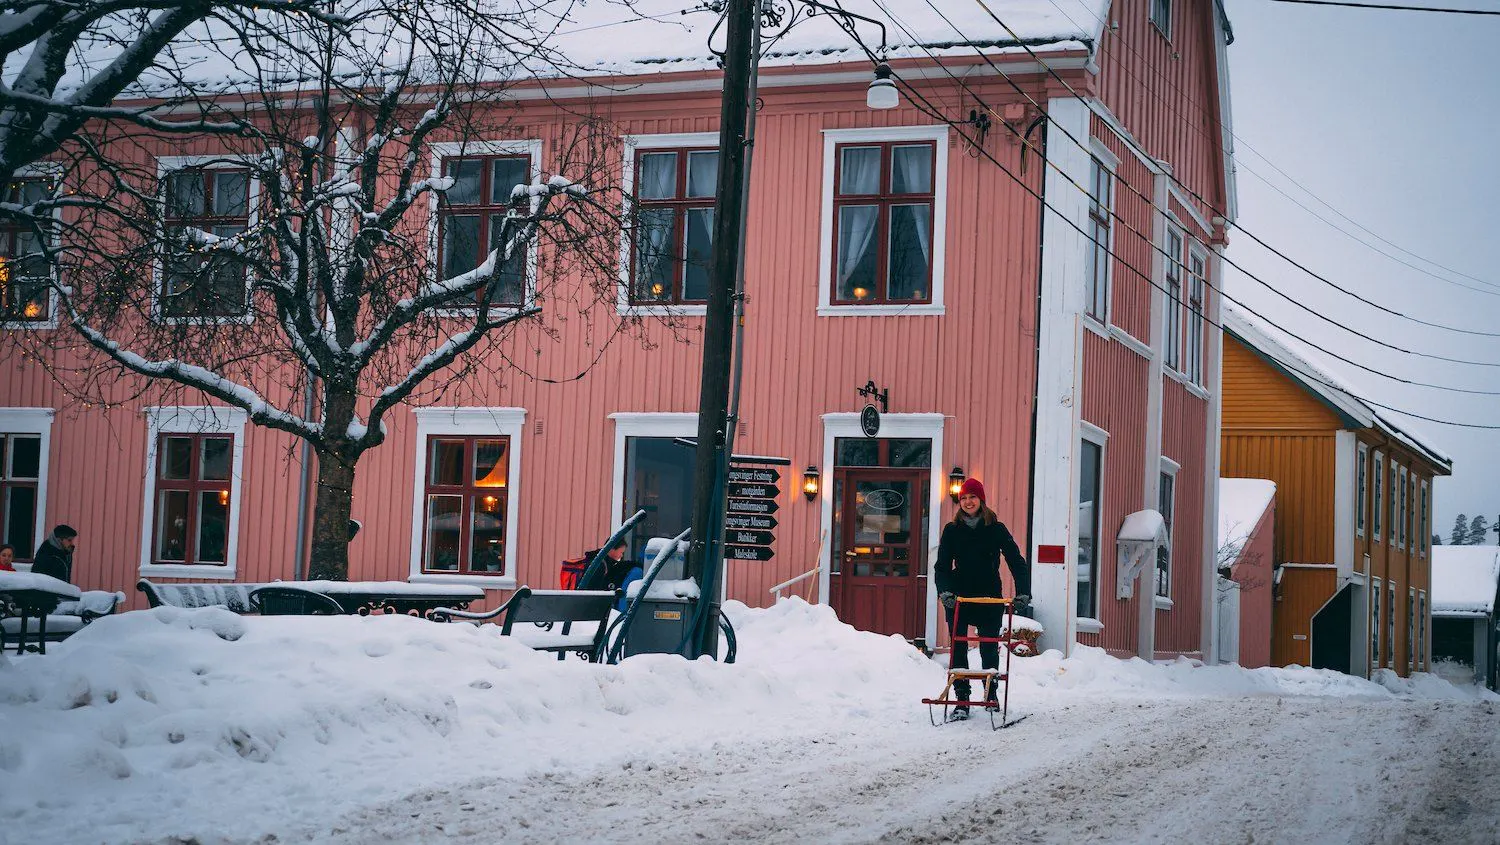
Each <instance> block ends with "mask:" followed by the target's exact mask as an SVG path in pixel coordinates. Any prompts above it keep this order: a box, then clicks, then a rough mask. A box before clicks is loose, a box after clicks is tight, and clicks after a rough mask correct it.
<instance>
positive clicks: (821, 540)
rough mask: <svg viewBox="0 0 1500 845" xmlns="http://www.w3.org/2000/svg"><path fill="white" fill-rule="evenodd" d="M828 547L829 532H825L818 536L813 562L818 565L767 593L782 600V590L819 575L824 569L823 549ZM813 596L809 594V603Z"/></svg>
mask: <svg viewBox="0 0 1500 845" xmlns="http://www.w3.org/2000/svg"><path fill="white" fill-rule="evenodd" d="M826 545H828V532H827V531H826V530H825V531H824V532H823V533H822V534H820V535H818V553H817V555H816V556H814V558H813V560H816V561H817V563H816V564H815V565H814V566H813V568H812V569H809V570H807V571H806V572H804V573H802V574H801V575H797V576H795V577H792V578H788V579H787V580H785V581H782V582H781V583H780V584H777V585H776V586H774V587H772V588H771V589H769V590H766V592H768V593H774V594H775V595H776V598H778V599H779V598H781V591H782V590H785V589H786V588H788V587H790V586H792V585H793V584H798V583H801V582H803V581H806V580H807V579H808V578H811V577H812V576H814V575H817V574H818V573H819V572H820V571H822V569H823V547H824V546H826ZM814 589H816V587H814ZM813 595H815V594H814V593H809V594H808V596H809V598H808V601H809V602H811V601H812V598H811V596H813Z"/></svg>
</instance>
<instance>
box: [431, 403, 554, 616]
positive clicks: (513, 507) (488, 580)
mask: <svg viewBox="0 0 1500 845" xmlns="http://www.w3.org/2000/svg"><path fill="white" fill-rule="evenodd" d="M412 416H413V417H415V418H416V420H417V435H416V443H415V446H416V456H415V457H416V461H415V463H414V464H413V467H412V501H411V513H412V524H411V556H410V561H409V565H408V568H409V572H408V575H407V580H408V581H419V580H426V579H431V578H437V579H443V580H440V581H434V582H433V583H456V584H467V583H470V581H469V580H467V579H475V578H478V579H483V582H484V584H488V585H493V588H494V589H507V588H506V587H505V584H506V583H507V582H508V583H509V584H511V585H514V584H515V577H516V559H517V557H518V552H517V546H519V545H520V543H519V540H520V537H521V534H520V532H519V530H518V528H519V526H520V524H521V522H520V514H521V496H520V491H521V489H522V487H523V485H524V483H525V479H524V476H522V474H521V455H522V452H523V449H522V447H523V446H524V442H523V441H524V439H525V438H524V437H523V436H522V435H523V433H524V432H525V426H526V409H525V408H499V407H497V408H477V407H448V406H443V407H429V408H416V409H414V410H413V411H412ZM444 434H451V435H463V436H485V435H494V436H504V437H509V438H510V466H509V468H508V469H507V471H506V485H507V488H506V497H505V569H504V570H503V571H502V572H501V573H500V574H498V575H471V574H462V573H454V574H451V575H450V574H447V573H440V572H439V573H433V572H428V573H424V572H422V543H423V541H424V539H425V538H424V537H423V536H422V526H423V523H424V522H425V520H424V519H423V510H424V508H425V506H426V496H425V492H426V484H425V482H426V479H427V438H428V437H431V436H433V435H444ZM447 579H461V580H456V581H448V580H447Z"/></svg>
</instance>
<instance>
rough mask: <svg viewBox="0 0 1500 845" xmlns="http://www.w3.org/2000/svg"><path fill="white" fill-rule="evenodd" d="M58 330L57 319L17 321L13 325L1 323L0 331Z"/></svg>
mask: <svg viewBox="0 0 1500 845" xmlns="http://www.w3.org/2000/svg"><path fill="white" fill-rule="evenodd" d="M56 328H57V318H56V317H53V318H52V319H50V320H16V321H15V322H11V323H0V330H3V331H8V332H14V331H26V330H28V329H30V330H32V331H51V330H53V329H56Z"/></svg>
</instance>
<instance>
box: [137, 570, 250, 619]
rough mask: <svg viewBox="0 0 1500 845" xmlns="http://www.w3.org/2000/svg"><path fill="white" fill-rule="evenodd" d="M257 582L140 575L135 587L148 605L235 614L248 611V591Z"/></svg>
mask: <svg viewBox="0 0 1500 845" xmlns="http://www.w3.org/2000/svg"><path fill="white" fill-rule="evenodd" d="M260 586H263V585H261V584H225V583H210V584H157V583H155V582H153V581H149V580H147V579H145V578H142V579H141V580H140V581H137V582H136V585H135V588H136V589H137V590H139V591H141V592H142V593H145V594H146V601H148V602H150V603H151V606H152V607H161V606H162V605H164V604H165V605H171V606H172V607H223V608H226V609H228V610H232V611H234V612H235V613H250V612H251V611H253V610H254V608H253V607H252V606H251V604H250V593H251V591H252V590H255V589H256V588H257V587H260Z"/></svg>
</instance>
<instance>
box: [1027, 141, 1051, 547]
mask: <svg viewBox="0 0 1500 845" xmlns="http://www.w3.org/2000/svg"><path fill="white" fill-rule="evenodd" d="M1038 126H1041V128H1042V132H1041V139H1040V140H1039V141H1038V142H1037V148H1038V149H1037V152H1038V154H1039V156H1040V158H1039V159H1038V160H1039V161H1040V162H1041V165H1042V179H1041V183H1042V184H1041V188H1040V190H1038V191H1037V206H1036V207H1037V238H1036V319H1035V320H1034V321H1033V322H1032V337H1033V339H1034V346H1033V350H1034V352H1035V355H1034V358H1035V360H1034V362H1033V364H1032V368H1031V443H1030V446H1029V449H1028V454H1027V458H1026V545H1025V546H1024V547H1023V548H1026V549H1028V550H1030V549H1035V548H1036V543H1035V539H1034V538H1033V536H1032V534H1033V532H1034V523H1035V521H1036V507H1035V504H1036V429H1037V406H1038V405H1039V404H1040V403H1041V398H1042V397H1041V385H1042V268H1043V264H1042V253H1043V251H1045V250H1046V248H1047V127H1048V123H1047V115H1046V114H1045V113H1043V114H1042V115H1041V116H1040V117H1038V118H1037V119H1036V120H1033V121H1032V122H1031V125H1030V126H1028V127H1026V132H1025V133H1024V135H1023V136H1022V138H1021V175H1022V176H1024V175H1025V174H1026V146H1027V145H1026V138H1027V137H1029V136H1030V135H1031V131H1032V130H1033V129H1036V128H1037V127H1038ZM1031 564H1032V565H1033V566H1035V565H1036V561H1034V560H1033V561H1031Z"/></svg>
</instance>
